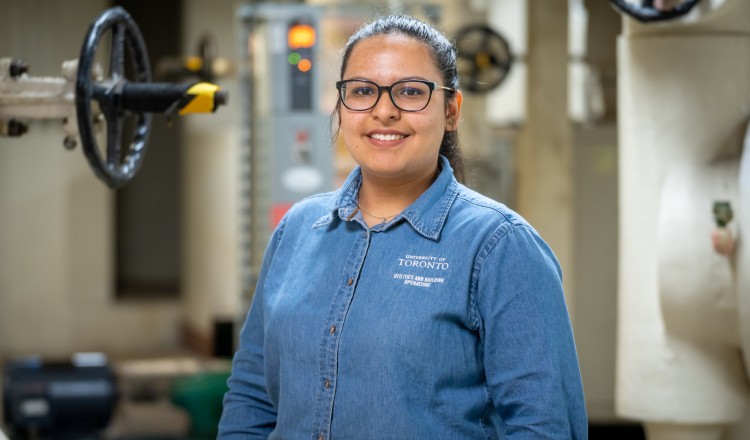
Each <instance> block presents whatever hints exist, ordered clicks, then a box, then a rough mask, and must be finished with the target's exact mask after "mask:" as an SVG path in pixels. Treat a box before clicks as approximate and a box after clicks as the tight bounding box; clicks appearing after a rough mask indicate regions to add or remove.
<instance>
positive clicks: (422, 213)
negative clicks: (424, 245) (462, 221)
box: [313, 156, 459, 240]
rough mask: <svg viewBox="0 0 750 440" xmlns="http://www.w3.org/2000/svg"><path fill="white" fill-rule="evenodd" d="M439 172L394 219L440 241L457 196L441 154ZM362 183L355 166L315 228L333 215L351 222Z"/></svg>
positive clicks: (326, 222) (455, 186) (445, 160)
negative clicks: (401, 220)
mask: <svg viewBox="0 0 750 440" xmlns="http://www.w3.org/2000/svg"><path fill="white" fill-rule="evenodd" d="M440 168H441V170H440V174H439V175H438V177H437V179H435V181H434V182H433V183H432V185H431V186H430V187H429V188H428V189H427V191H425V192H424V193H423V194H422V195H421V196H419V198H418V199H417V200H416V201H414V203H412V204H411V205H409V207H407V208H406V209H405V210H404V211H403V212H402V213H401V214H399V215H398V216H396V218H395V219H393V221H392V224H395V223H396V222H398V221H399V220H400V219H404V220H406V221H407V222H408V223H409V224H410V225H411V227H412V228H414V230H415V231H417V232H418V233H419V234H421V235H423V236H424V237H426V238H429V239H432V240H438V239H439V238H440V232H441V231H442V230H443V226H444V225H445V219H446V218H447V217H448V211H449V210H450V207H451V205H452V204H453V201H454V200H455V199H456V196H457V195H458V189H459V187H458V182H457V181H456V179H455V177H453V168H451V166H450V163H449V162H448V159H446V158H445V157H443V156H440ZM361 184H362V171H361V169H360V167H356V168H354V170H352V172H351V173H350V174H349V177H347V178H346V181H345V182H344V184H343V185H342V186H341V189H340V190H339V192H338V196H337V197H334V198H333V200H332V202H331V206H330V208H329V209H328V210H327V214H326V215H324V216H323V217H321V218H320V219H318V221H317V222H315V224H313V228H319V227H322V226H326V225H328V224H330V223H331V222H332V221H333V219H334V216H338V218H339V219H341V220H342V221H351V220H352V214H353V213H354V212H355V209H357V200H358V197H359V187H360V185H361Z"/></svg>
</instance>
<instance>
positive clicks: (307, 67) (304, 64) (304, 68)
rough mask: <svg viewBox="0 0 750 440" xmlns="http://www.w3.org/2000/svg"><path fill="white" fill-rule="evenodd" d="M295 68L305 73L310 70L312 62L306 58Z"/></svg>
mask: <svg viewBox="0 0 750 440" xmlns="http://www.w3.org/2000/svg"><path fill="white" fill-rule="evenodd" d="M297 68H298V69H299V70H301V71H303V72H307V71H308V70H310V69H312V62H311V61H310V60H308V59H307V58H303V59H301V60H300V61H299V63H298V64H297Z"/></svg>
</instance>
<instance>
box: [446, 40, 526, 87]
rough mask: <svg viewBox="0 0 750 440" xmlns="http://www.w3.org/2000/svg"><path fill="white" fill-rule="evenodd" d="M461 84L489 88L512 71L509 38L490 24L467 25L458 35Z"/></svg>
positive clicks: (457, 44)
mask: <svg viewBox="0 0 750 440" xmlns="http://www.w3.org/2000/svg"><path fill="white" fill-rule="evenodd" d="M456 49H457V50H458V73H459V77H460V79H461V88H462V89H464V90H468V91H470V92H476V93H484V92H488V91H490V90H492V89H494V88H495V87H497V86H498V85H500V83H502V82H503V80H504V79H505V77H506V76H507V75H508V72H509V71H510V66H511V61H512V58H513V57H512V55H511V53H510V46H509V45H508V42H507V41H506V40H505V38H503V37H502V35H500V34H499V33H497V32H495V31H494V30H492V29H491V28H490V27H488V26H484V25H474V26H467V27H465V28H463V29H461V30H460V31H459V33H458V34H457V35H456Z"/></svg>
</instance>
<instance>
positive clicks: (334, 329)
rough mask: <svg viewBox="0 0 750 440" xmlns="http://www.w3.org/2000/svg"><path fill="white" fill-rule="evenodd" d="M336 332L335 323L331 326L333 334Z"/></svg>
mask: <svg viewBox="0 0 750 440" xmlns="http://www.w3.org/2000/svg"><path fill="white" fill-rule="evenodd" d="M334 333H336V325H335V324H334V325H332V326H331V334H334Z"/></svg>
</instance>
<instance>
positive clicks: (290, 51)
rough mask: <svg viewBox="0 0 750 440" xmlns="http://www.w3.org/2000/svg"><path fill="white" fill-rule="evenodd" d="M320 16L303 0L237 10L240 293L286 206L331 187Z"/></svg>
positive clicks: (248, 283) (249, 282) (248, 284)
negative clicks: (241, 119)
mask: <svg viewBox="0 0 750 440" xmlns="http://www.w3.org/2000/svg"><path fill="white" fill-rule="evenodd" d="M322 14H323V11H322V9H321V8H319V7H313V6H309V5H303V4H271V3H260V4H253V5H247V6H245V7H242V8H240V9H239V11H238V15H239V18H240V20H241V22H242V25H243V27H242V32H243V35H242V38H243V40H244V42H246V43H243V44H244V46H243V47H246V48H247V51H246V52H245V53H244V54H243V59H242V64H241V66H240V74H241V78H242V83H243V90H242V95H243V100H244V101H245V105H243V107H244V108H245V111H246V113H245V117H244V122H245V124H243V129H244V130H245V135H244V139H245V145H244V147H245V153H244V154H243V158H246V160H244V161H243V166H244V167H245V169H244V170H243V174H244V176H245V178H244V179H245V181H244V183H243V184H244V185H245V187H246V188H245V190H244V193H245V194H247V196H246V197H244V201H245V203H247V206H246V207H245V208H244V210H243V212H244V214H243V217H244V218H243V223H245V224H244V225H243V230H244V231H245V239H244V240H245V241H246V245H245V246H244V249H245V250H246V255H245V256H244V258H245V259H246V261H245V264H244V266H245V267H246V268H248V269H249V270H250V273H248V276H247V277H246V281H245V282H246V285H245V288H244V289H243V290H246V291H248V290H251V289H252V288H253V287H254V286H255V279H254V275H253V273H252V272H254V271H256V270H257V269H258V268H259V267H260V259H261V257H262V254H263V249H264V248H265V244H266V243H267V241H268V237H269V236H270V234H271V231H272V230H273V227H274V226H275V225H276V224H277V223H278V222H279V221H280V220H281V218H282V217H283V215H284V214H285V213H286V211H287V210H288V209H289V208H290V207H291V206H292V204H293V203H294V202H296V201H299V200H301V199H302V198H304V197H306V196H309V195H311V194H315V193H318V192H321V191H324V190H328V189H332V187H333V162H334V158H333V150H332V148H331V139H330V136H329V127H330V125H329V117H330V110H328V111H324V110H323V109H324V107H325V106H324V105H323V104H322V100H323V95H325V92H324V89H322V87H321V84H322V82H323V81H321V78H322V75H323V73H324V70H325V67H324V63H323V62H321V61H322V60H321V53H320V46H321V41H322V38H321V28H320V20H321V17H322ZM332 84H333V81H331V85H330V87H331V89H330V90H331V91H332V93H331V95H335V93H334V92H333V85H332Z"/></svg>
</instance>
